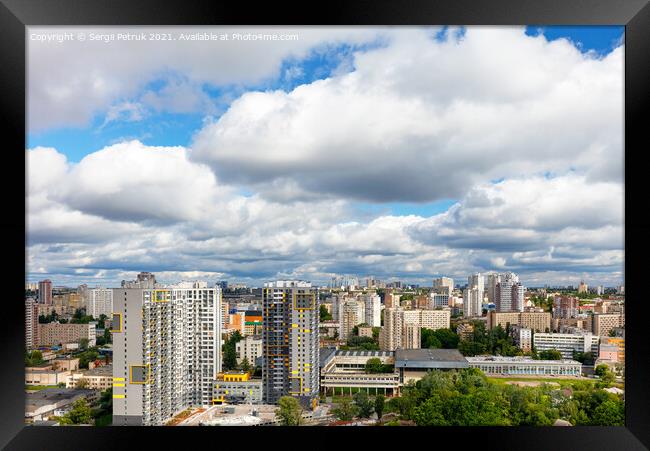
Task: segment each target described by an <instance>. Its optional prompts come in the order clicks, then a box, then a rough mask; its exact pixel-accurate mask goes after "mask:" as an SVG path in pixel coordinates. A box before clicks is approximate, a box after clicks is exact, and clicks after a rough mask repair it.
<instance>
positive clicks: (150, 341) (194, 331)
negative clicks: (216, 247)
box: [111, 280, 221, 426]
mask: <svg viewBox="0 0 650 451" xmlns="http://www.w3.org/2000/svg"><path fill="white" fill-rule="evenodd" d="M143 282H144V284H149V283H150V282H151V280H148V281H143ZM206 286H207V284H205V283H201V282H196V283H189V284H187V283H183V284H178V285H176V286H171V287H167V288H116V289H114V290H113V317H112V321H111V327H112V329H111V332H112V333H113V381H115V382H116V383H115V384H114V387H113V425H145V426H147V425H163V424H164V423H165V422H166V421H168V420H169V419H171V418H172V417H173V416H174V415H176V414H177V413H179V412H180V411H182V410H184V409H186V408H188V407H191V406H206V405H210V404H211V403H212V399H213V389H214V380H215V379H216V377H217V374H218V373H219V372H220V371H221V343H220V342H221V289H220V288H219V287H214V288H207V287H206Z"/></svg>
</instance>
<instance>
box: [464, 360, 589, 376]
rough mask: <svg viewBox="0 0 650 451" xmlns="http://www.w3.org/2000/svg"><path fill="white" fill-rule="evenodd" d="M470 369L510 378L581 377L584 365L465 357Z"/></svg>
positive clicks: (558, 361) (567, 362)
mask: <svg viewBox="0 0 650 451" xmlns="http://www.w3.org/2000/svg"><path fill="white" fill-rule="evenodd" d="M465 359H467V361H468V362H469V366H470V368H478V369H479V370H481V371H483V372H484V373H485V374H488V375H509V376H519V375H522V376H525V375H535V376H550V375H553V376H580V375H581V374H582V364H581V363H580V362H577V361H575V360H570V359H567V360H534V359H531V358H528V357H521V356H519V357H502V356H476V357H465Z"/></svg>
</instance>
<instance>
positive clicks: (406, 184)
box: [26, 27, 624, 287]
mask: <svg viewBox="0 0 650 451" xmlns="http://www.w3.org/2000/svg"><path fill="white" fill-rule="evenodd" d="M598 28H599V29H600V30H601V31H600V36H601V42H599V43H598V45H596V44H594V42H590V41H589V40H588V39H587V37H585V35H584V33H582V32H580V27H575V28H573V29H572V28H566V27H557V28H554V27H549V28H545V29H542V30H541V32H540V31H539V30H537V29H536V28H532V27H528V28H526V27H467V28H447V27H431V28H416V27H408V28H400V27H391V28H390V29H387V28H379V27H369V28H361V27H348V28H327V27H318V28H297V29H292V30H285V31H283V30H282V29H280V28H273V29H271V30H272V31H273V32H277V33H281V32H286V34H291V33H295V34H297V35H298V38H299V39H298V40H296V41H282V42H281V43H280V42H272V43H271V42H264V41H262V42H245V43H228V44H225V43H219V42H217V43H196V42H194V43H191V44H180V43H173V44H172V43H169V45H167V46H166V47H164V46H161V44H160V43H158V44H155V45H157V46H158V47H157V48H158V49H161V51H159V53H160V55H161V56H151V57H145V56H146V55H149V54H150V53H151V52H150V49H151V47H150V46H151V45H154V44H152V43H151V42H140V43H134V42H129V43H122V44H117V43H107V42H86V43H79V42H74V43H65V44H62V43H56V42H41V41H29V44H28V60H29V66H28V70H29V73H30V77H29V79H28V80H29V87H28V89H29V91H28V99H29V100H28V102H29V104H30V105H31V107H30V108H29V112H30V116H29V118H28V124H29V134H28V149H27V150H26V157H27V178H28V188H27V196H28V197H27V241H28V248H27V258H28V262H27V272H28V281H29V282H38V281H40V280H43V279H48V278H49V279H51V280H52V281H53V283H55V284H57V285H68V286H76V285H79V284H83V283H86V284H88V285H92V286H95V285H100V286H106V287H111V286H115V287H117V286H119V282H120V281H121V280H126V279H131V278H133V276H134V274H135V273H137V272H139V271H151V272H154V273H156V275H157V276H158V277H159V279H160V280H161V281H163V282H166V283H175V282H177V281H180V280H185V279H197V278H199V279H208V280H211V281H213V280H214V281H216V280H233V281H238V282H241V283H246V284H248V285H251V286H262V284H263V283H264V282H267V281H270V280H277V279H280V280H282V279H301V280H309V281H312V282H314V283H318V284H323V285H324V284H327V281H328V280H330V279H331V277H333V276H337V275H338V276H340V275H345V274H357V275H359V276H360V277H363V276H365V275H373V276H374V277H376V278H377V279H381V280H384V281H390V280H391V277H392V278H394V279H397V280H401V281H402V282H405V283H417V284H420V285H421V286H430V285H431V281H432V279H433V278H435V277H439V276H449V277H452V278H454V279H458V280H463V279H465V278H466V277H467V276H468V275H470V274H474V273H477V272H482V273H483V272H488V271H491V270H494V271H498V272H506V271H513V272H516V273H517V274H519V275H520V277H521V281H522V283H523V284H524V285H526V286H544V285H545V284H548V285H574V286H577V285H578V284H579V282H580V281H582V280H584V281H586V282H587V283H588V284H589V285H590V286H596V285H605V286H612V287H613V286H619V285H624V276H623V261H624V252H623V230H624V228H623V171H622V161H623V146H622V143H623V133H622V124H623V114H622V108H623V45H622V33H623V31H622V30H623V28H622V27H598ZM39 30H40V31H43V30H45V29H42V28H36V27H30V32H32V31H34V32H39ZM217 30H220V31H222V29H217ZM246 30H249V28H246ZM250 30H253V31H255V29H253V28H250ZM557 30H560V32H558V31H557ZM104 31H106V29H104ZM168 31H169V30H168ZM195 31H196V30H195ZM266 31H269V29H266ZM593 34H594V35H597V34H599V33H597V32H596V31H594V33H593ZM602 36H607V38H602ZM565 38H568V39H565ZM602 39H604V42H605V43H603V41H602ZM98 46H102V47H98ZM98 48H101V49H102V50H103V52H96V49H98ZM181 53H182V54H184V55H187V58H183V59H181V58H177V57H176V56H175V55H178V54H181ZM79 55H85V56H84V58H79ZM242 55H244V56H245V57H242ZM208 57H209V58H208ZM54 60H56V61H57V63H56V67H55V65H54V64H53V61H54ZM75 61H77V62H75ZM78 61H84V64H90V65H91V66H92V67H93V68H94V70H92V71H88V70H82V68H81V67H78V66H77V64H78ZM166 61H174V63H170V64H171V66H167V65H166ZM181 61H182V62H181ZM221 62H223V63H221ZM117 63H119V64H117ZM75 70H78V73H77V72H74V71H75ZM71 71H72V72H74V73H75V77H76V78H75V77H70V76H69V75H70V73H71ZM73 83H74V84H73ZM398 111H399V114H396V112H398Z"/></svg>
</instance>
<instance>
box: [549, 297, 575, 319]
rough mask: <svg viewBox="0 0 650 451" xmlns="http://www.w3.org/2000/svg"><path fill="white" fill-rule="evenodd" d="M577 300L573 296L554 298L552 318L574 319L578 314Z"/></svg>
mask: <svg viewBox="0 0 650 451" xmlns="http://www.w3.org/2000/svg"><path fill="white" fill-rule="evenodd" d="M579 305H580V304H579V302H578V298H575V297H573V296H555V299H554V300H553V317H554V318H575V317H576V316H578V313H579V309H578V306H579Z"/></svg>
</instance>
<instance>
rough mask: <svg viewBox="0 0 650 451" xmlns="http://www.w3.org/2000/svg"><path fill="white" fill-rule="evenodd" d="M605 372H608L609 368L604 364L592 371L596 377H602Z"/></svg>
mask: <svg viewBox="0 0 650 451" xmlns="http://www.w3.org/2000/svg"><path fill="white" fill-rule="evenodd" d="M607 371H609V367H608V366H607V365H605V364H600V365H598V366H597V367H596V368H595V369H594V374H595V375H596V376H598V377H603V376H604V375H605V374H606V373H607Z"/></svg>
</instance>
